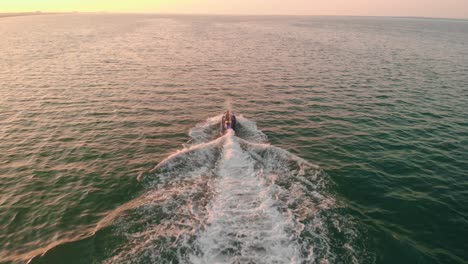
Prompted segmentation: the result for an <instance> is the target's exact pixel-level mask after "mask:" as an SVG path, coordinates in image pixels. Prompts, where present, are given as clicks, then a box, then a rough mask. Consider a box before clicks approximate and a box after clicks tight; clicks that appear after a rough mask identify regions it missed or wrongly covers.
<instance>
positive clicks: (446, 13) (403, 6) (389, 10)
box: [0, 0, 468, 18]
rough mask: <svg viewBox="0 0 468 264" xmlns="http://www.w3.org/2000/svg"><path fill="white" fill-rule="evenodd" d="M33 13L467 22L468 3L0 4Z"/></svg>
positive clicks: (129, 0) (42, 0) (104, 0)
mask: <svg viewBox="0 0 468 264" xmlns="http://www.w3.org/2000/svg"><path fill="white" fill-rule="evenodd" d="M36 10H41V11H91V12H94V11H109V12H161V13H202V14H290V15H363V16H424V17H450V18H468V0H0V13H2V12H30V11H36Z"/></svg>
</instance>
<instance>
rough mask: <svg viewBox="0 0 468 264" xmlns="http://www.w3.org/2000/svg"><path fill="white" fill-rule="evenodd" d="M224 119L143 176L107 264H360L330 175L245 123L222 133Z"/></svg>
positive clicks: (202, 127) (211, 122) (195, 133)
mask: <svg viewBox="0 0 468 264" xmlns="http://www.w3.org/2000/svg"><path fill="white" fill-rule="evenodd" d="M220 120H221V116H216V117H213V118H209V119H208V120H207V121H206V122H204V123H201V124H198V125H197V126H196V127H194V128H193V129H192V130H191V131H190V136H191V141H190V142H189V143H188V144H187V145H185V146H184V148H183V149H182V150H179V151H177V152H175V153H174V154H171V155H169V156H168V157H167V158H166V159H164V160H163V161H161V162H160V163H159V164H158V165H157V166H156V167H155V168H154V169H153V170H152V171H151V173H148V174H147V175H145V176H143V177H142V178H141V179H140V180H141V181H142V182H143V183H144V184H145V186H146V190H147V192H146V193H145V194H144V195H142V196H141V197H139V198H138V200H139V201H140V202H138V203H135V205H134V206H131V207H129V208H127V209H130V211H131V212H130V213H127V214H125V215H123V216H120V217H119V219H118V220H116V223H115V225H116V226H118V227H119V228H118V229H119V231H120V232H121V233H122V234H125V237H126V239H128V243H125V245H124V246H122V247H121V248H119V250H118V251H116V252H118V253H117V254H115V255H114V256H112V257H110V258H109V259H107V260H106V262H107V263H116V262H131V263H147V262H151V263H156V262H157V263H334V262H336V261H338V260H340V261H342V260H345V261H346V262H347V263H352V262H355V263H358V262H359V260H358V259H359V257H358V253H357V252H356V251H355V250H354V249H353V247H352V246H351V245H352V239H353V237H355V236H356V230H354V229H353V228H352V226H351V225H350V224H349V223H348V222H349V221H348V220H347V219H346V217H339V216H337V214H336V213H334V212H333V211H334V209H335V208H336V207H337V202H336V201H335V198H334V197H333V196H332V195H330V194H328V193H327V183H328V182H329V181H328V180H327V179H326V174H324V173H323V172H322V170H321V169H320V168H319V167H318V166H316V165H314V164H311V163H310V162H308V161H306V160H304V159H302V158H300V157H297V156H295V155H293V154H291V153H289V152H288V151H286V150H284V149H281V148H278V147H275V146H272V145H270V144H268V143H267V138H266V136H265V135H264V134H263V133H262V132H261V131H260V130H258V129H257V127H256V124H255V123H254V122H253V121H250V120H248V119H246V118H244V117H242V116H240V117H238V126H239V127H238V131H237V133H236V134H235V133H234V131H233V130H230V131H228V132H227V133H225V134H224V135H223V136H219V123H220ZM336 232H342V233H343V234H344V235H342V237H348V238H347V239H345V240H343V241H340V242H337V241H335V240H336V239H334V238H333V237H334V235H333V234H331V233H336ZM337 248H339V250H336V249H337ZM337 251H339V252H340V253H339V254H337V253H336V252H337Z"/></svg>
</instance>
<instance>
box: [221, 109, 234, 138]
mask: <svg viewBox="0 0 468 264" xmlns="http://www.w3.org/2000/svg"><path fill="white" fill-rule="evenodd" d="M229 129H232V130H234V132H236V133H237V121H236V116H235V115H234V113H233V112H231V111H229V110H227V111H226V112H224V114H223V118H221V133H222V134H224V133H226V132H227V131H228V130H229Z"/></svg>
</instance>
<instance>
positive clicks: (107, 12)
mask: <svg viewBox="0 0 468 264" xmlns="http://www.w3.org/2000/svg"><path fill="white" fill-rule="evenodd" d="M60 14H63V15H65V14H116V15H119V14H121V15H188V16H265V17H266V16H284V17H287V16H289V17H311V16H315V17H379V18H412V19H446V20H468V17H430V16H399V15H330V14H328V15H317V14H315V15H314V14H252V13H244V14H241V13H189V12H186V13H184V12H180V13H170V12H146V11H129V12H119V11H105V10H103V11H41V10H36V11H29V12H0V17H1V16H2V15H11V16H21V15H60Z"/></svg>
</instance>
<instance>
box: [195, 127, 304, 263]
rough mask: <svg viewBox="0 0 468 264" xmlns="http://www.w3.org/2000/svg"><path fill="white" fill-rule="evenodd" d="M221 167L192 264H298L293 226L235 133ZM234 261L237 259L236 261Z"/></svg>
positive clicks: (228, 139) (225, 150)
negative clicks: (276, 202) (278, 205)
mask: <svg viewBox="0 0 468 264" xmlns="http://www.w3.org/2000/svg"><path fill="white" fill-rule="evenodd" d="M227 136H228V137H227V139H226V141H225V143H224V146H223V151H222V158H221V161H220V164H219V166H218V175H219V177H220V178H219V180H218V181H217V182H216V184H215V186H214V189H215V190H216V195H215V198H214V201H212V203H211V206H210V207H209V209H208V211H209V218H208V221H207V225H208V227H207V228H206V230H204V231H203V232H202V233H201V234H200V235H199V237H198V239H197V241H196V246H198V248H199V254H198V255H192V256H191V257H190V260H191V262H192V263H237V262H242V263H247V262H249V263H296V262H298V260H299V252H298V249H297V245H296V243H295V242H294V241H293V236H292V234H291V233H290V232H287V230H289V229H292V228H293V227H292V225H293V224H294V223H293V222H292V221H291V220H289V219H287V218H286V217H285V216H284V215H283V214H282V213H280V212H279V211H278V209H277V208H276V207H275V206H274V204H275V201H274V200H273V198H272V189H270V188H269V187H268V186H267V183H266V182H265V181H264V180H263V179H262V178H261V175H260V174H261V171H258V170H256V168H255V166H254V165H255V161H254V160H253V159H252V158H251V157H250V155H249V153H247V152H246V151H244V150H242V148H241V146H240V144H239V142H238V139H237V138H236V137H235V136H234V135H233V132H232V131H230V132H229V134H228V135H227ZM233 255H234V256H235V257H234V258H233Z"/></svg>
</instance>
